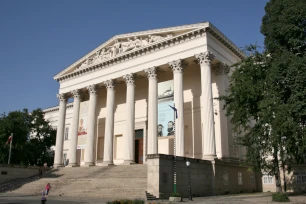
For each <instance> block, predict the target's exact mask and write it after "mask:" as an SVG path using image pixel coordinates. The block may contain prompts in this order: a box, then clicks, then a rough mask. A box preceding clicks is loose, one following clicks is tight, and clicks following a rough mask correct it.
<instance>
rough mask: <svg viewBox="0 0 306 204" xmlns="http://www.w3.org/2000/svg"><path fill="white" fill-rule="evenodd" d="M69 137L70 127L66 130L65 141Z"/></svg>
mask: <svg viewBox="0 0 306 204" xmlns="http://www.w3.org/2000/svg"><path fill="white" fill-rule="evenodd" d="M68 135H69V127H66V128H65V140H68Z"/></svg>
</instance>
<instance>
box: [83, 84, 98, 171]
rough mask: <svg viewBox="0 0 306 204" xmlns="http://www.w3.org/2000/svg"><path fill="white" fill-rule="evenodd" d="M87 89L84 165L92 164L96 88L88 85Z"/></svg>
mask: <svg viewBox="0 0 306 204" xmlns="http://www.w3.org/2000/svg"><path fill="white" fill-rule="evenodd" d="M87 89H88V91H89V110H88V124H87V140H86V148H85V165H86V166H94V165H95V154H94V151H95V140H96V138H95V127H96V105H97V90H96V86H95V85H91V86H88V87H87Z"/></svg>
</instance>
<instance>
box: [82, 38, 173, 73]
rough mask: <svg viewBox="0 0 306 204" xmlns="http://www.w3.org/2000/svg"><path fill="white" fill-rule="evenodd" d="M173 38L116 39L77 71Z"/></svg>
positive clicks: (87, 60)
mask: <svg viewBox="0 0 306 204" xmlns="http://www.w3.org/2000/svg"><path fill="white" fill-rule="evenodd" d="M171 37H173V34H167V35H166V36H161V35H148V36H145V37H143V36H142V37H138V36H135V37H134V38H127V39H116V40H115V43H114V44H113V45H110V46H108V47H104V48H102V49H100V50H98V51H97V52H96V53H95V54H94V55H92V56H91V57H88V58H87V59H86V60H85V61H84V62H83V63H82V64H81V65H80V66H79V67H78V68H77V69H76V70H79V69H83V68H85V67H88V66H89V65H91V64H96V63H100V62H103V61H106V60H108V59H110V58H113V57H116V56H118V55H120V54H122V53H125V52H129V51H132V50H135V49H138V48H141V47H145V46H147V45H149V44H153V43H156V42H158V41H161V40H163V39H166V38H171Z"/></svg>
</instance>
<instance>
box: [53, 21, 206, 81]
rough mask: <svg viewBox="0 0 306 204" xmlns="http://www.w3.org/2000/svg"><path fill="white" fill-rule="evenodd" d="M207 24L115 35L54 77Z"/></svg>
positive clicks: (55, 77)
mask: <svg viewBox="0 0 306 204" xmlns="http://www.w3.org/2000/svg"><path fill="white" fill-rule="evenodd" d="M207 26H209V23H198V24H191V25H185V26H177V27H170V28H163V29H155V30H148V31H142V32H135V33H128V34H122V35H116V36H114V37H112V38H111V39H109V40H108V41H106V42H105V43H103V44H102V45H100V46H99V47H97V48H96V49H94V50H93V51H91V52H90V53H88V54H87V55H85V56H84V57H82V58H81V59H79V60H78V61H76V62H75V63H73V64H72V65H70V66H69V67H67V68H66V69H64V70H63V71H62V72H60V73H58V74H57V75H55V76H54V79H57V78H60V77H62V76H64V75H66V74H70V73H73V72H77V71H80V70H82V69H86V68H87V67H89V66H92V65H95V64H99V63H101V62H104V61H107V60H110V59H112V58H116V57H119V56H121V55H125V54H127V53H129V52H133V51H136V50H138V49H142V48H144V47H147V46H151V45H153V44H156V43H160V42H162V41H164V40H169V39H171V38H175V37H177V36H179V35H183V34H184V33H187V32H191V31H194V30H197V29H200V28H203V27H207Z"/></svg>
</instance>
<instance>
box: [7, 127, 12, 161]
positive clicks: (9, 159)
mask: <svg viewBox="0 0 306 204" xmlns="http://www.w3.org/2000/svg"><path fill="white" fill-rule="evenodd" d="M12 143H13V133H12V134H11V141H10V152H9V158H8V164H10V162H11V151H12Z"/></svg>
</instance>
